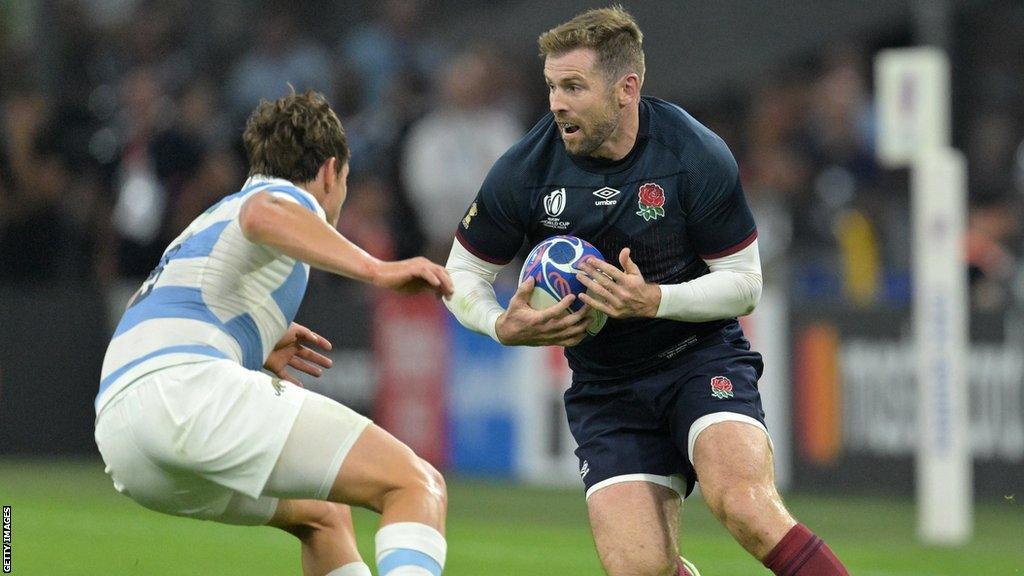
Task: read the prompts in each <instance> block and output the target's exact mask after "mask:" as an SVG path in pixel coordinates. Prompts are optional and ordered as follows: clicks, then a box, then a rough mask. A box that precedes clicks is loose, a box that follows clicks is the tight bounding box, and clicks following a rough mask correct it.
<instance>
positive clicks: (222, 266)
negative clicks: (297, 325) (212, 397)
mask: <svg viewBox="0 0 1024 576" xmlns="http://www.w3.org/2000/svg"><path fill="white" fill-rule="evenodd" d="M261 191H265V192H269V193H271V194H274V195H275V196H278V197H280V198H283V199H286V200H290V201H292V202H296V203H298V204H300V205H302V206H305V207H306V208H308V209H310V210H311V211H313V212H316V214H317V215H318V216H319V217H320V218H322V219H326V215H325V214H324V210H323V208H322V207H321V206H320V204H319V203H318V202H317V201H316V198H314V197H313V195H311V194H310V193H309V192H306V191H305V190H302V189H300V188H298V187H296V186H295V185H294V184H292V183H291V182H288V181H287V180H282V179H279V178H269V177H265V176H253V177H252V178H250V179H249V180H247V181H246V183H245V186H244V187H243V188H242V190H241V191H240V192H238V193H235V194H232V195H231V196H228V197H226V198H224V199H223V200H221V201H220V202H219V203H217V204H216V205H214V206H213V207H211V208H210V209H209V210H207V211H206V212H205V213H204V214H202V215H201V216H199V217H198V218H196V219H195V220H193V221H192V223H191V224H190V225H189V226H188V228H186V229H185V231H184V232H182V233H181V235H180V236H178V237H177V238H176V239H175V240H174V241H173V242H171V244H170V246H168V247H167V250H165V251H164V255H163V257H162V258H161V259H160V263H159V264H158V265H157V267H156V268H155V269H154V270H153V272H152V273H151V274H150V275H149V278H147V279H146V281H145V282H143V284H142V288H141V290H140V292H139V295H138V296H137V297H136V298H135V301H134V303H133V304H132V305H131V306H130V307H129V308H128V309H127V310H125V313H124V316H122V317H121V322H120V323H119V324H118V326H117V329H116V330H115V331H114V337H113V339H112V340H111V341H110V346H109V347H107V354H106V357H105V358H104V359H103V372H102V375H101V377H100V378H101V380H100V391H99V394H97V396H96V412H97V413H99V411H100V410H102V409H103V406H104V405H106V404H107V403H108V402H109V401H110V400H111V399H112V398H114V397H115V396H116V395H117V393H118V392H119V391H121V390H123V389H124V388H125V387H127V386H128V385H130V384H131V383H132V382H133V381H135V380H136V379H138V378H139V377H140V376H143V375H145V374H147V373H149V372H152V371H154V370H157V369H160V368H164V367H167V366H173V365H175V364H188V363H191V362H197V361H202V360H209V359H210V358H226V359H229V360H234V361H236V362H238V363H239V364H241V365H243V366H245V367H246V368H249V369H250V370H259V369H260V367H262V366H263V362H264V360H265V359H266V358H267V356H268V355H269V354H270V352H271V351H272V350H273V347H274V345H275V344H276V343H277V342H278V340H280V339H281V336H283V335H284V333H285V331H286V330H287V329H288V326H289V325H290V324H291V321H292V319H294V318H295V313H296V312H297V311H298V309H299V303H300V302H302V296H303V294H305V292H306V281H307V280H308V278H309V265H307V264H305V263H304V262H300V261H298V260H295V259H294V258H290V257H288V256H286V255H284V254H282V253H281V252H279V251H278V250H276V249H274V248H271V247H269V246H263V245H261V244H255V243H253V242H250V241H249V240H247V239H246V238H245V236H244V235H243V234H242V229H241V226H240V224H239V221H238V215H239V212H240V211H241V207H242V204H243V203H245V201H246V200H247V199H248V198H249V197H250V196H252V195H253V194H255V193H257V192H261Z"/></svg>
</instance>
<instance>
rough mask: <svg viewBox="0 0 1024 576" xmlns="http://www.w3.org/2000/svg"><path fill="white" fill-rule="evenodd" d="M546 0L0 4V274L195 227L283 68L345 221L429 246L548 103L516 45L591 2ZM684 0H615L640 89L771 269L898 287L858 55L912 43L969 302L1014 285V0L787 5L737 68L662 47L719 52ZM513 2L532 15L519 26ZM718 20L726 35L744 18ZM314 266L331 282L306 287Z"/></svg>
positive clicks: (895, 183) (873, 301) (119, 260)
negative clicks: (730, 158)
mask: <svg viewBox="0 0 1024 576" xmlns="http://www.w3.org/2000/svg"><path fill="white" fill-rule="evenodd" d="M563 4H564V5H560V4H559V3H555V4H554V6H553V7H551V8H547V9H545V10H542V11H538V10H536V9H534V8H539V7H542V6H548V4H547V3H536V2H522V1H519V2H515V1H500V2H490V3H474V2H459V1H451V0H449V1H442V0H435V1H431V0H380V1H379V2H365V1H359V2H342V1H337V2H330V1H326V0H314V1H306V2H285V1H278V0H274V1H268V2H242V1H241V0H234V1H230V0H228V1H220V2H189V1H185V0H158V1H157V0H39V1H28V0H15V1H13V2H4V3H2V4H0V282H2V283H5V284H16V285H23V284H30V285H31V284H38V283H45V284H48V285H53V284H64V283H68V284H74V283H88V284H95V285H99V286H101V287H103V288H104V289H109V290H112V291H114V292H112V293H119V292H117V291H118V290H129V291H130V289H132V288H131V287H133V286H134V285H136V284H137V283H138V281H139V280H141V279H142V278H144V277H145V276H146V275H147V274H148V273H149V271H150V270H151V269H152V267H153V265H154V264H155V263H156V261H157V260H158V258H159V256H160V254H161V252H162V250H163V249H164V247H165V246H166V245H167V244H168V242H169V241H170V240H171V239H173V238H174V237H175V236H176V235H177V234H178V232H179V231H180V230H181V229H182V228H183V227H184V226H185V225H186V224H187V223H188V222H189V221H190V220H191V219H192V218H194V217H195V216H196V215H197V214H199V213H201V212H202V211H203V210H204V209H205V208H206V207H207V206H209V205H211V204H212V203H214V202H215V201H216V200H217V199H218V198H220V197H222V196H224V195H226V194H229V193H232V192H234V191H236V190H237V189H238V187H239V185H240V183H241V182H242V180H243V179H244V177H245V163H244V154H243V151H242V149H241V139H240V133H241V130H242V128H243V126H244V121H245V118H246V116H247V114H248V113H249V112H250V111H251V110H252V109H253V107H254V106H255V105H256V103H257V102H258V101H259V100H260V99H261V98H269V99H272V98H275V97H277V96H280V95H282V94H284V93H286V92H287V91H288V90H289V84H290V85H291V86H294V87H295V88H296V89H297V90H303V89H306V88H314V89H317V90H320V91H322V92H323V93H325V94H327V95H328V96H329V98H330V100H331V102H332V104H333V106H334V107H335V109H336V110H337V111H338V112H339V115H340V116H341V118H342V122H343V124H344V126H345V128H346V130H347V131H348V134H349V137H350V139H351V144H352V148H353V157H352V176H351V183H350V195H349V200H348V201H347V204H346V206H345V209H344V211H343V217H342V221H341V223H340V226H339V228H340V229H341V230H342V231H343V232H344V233H345V234H346V235H348V236H350V237H351V238H352V239H353V240H355V241H356V242H358V243H359V244H361V245H363V246H365V247H366V248H367V249H368V250H369V251H370V252H372V253H374V254H375V255H378V256H380V257H383V258H397V257H406V256H410V255H413V254H417V253H424V252H425V253H427V254H428V255H430V256H431V257H433V258H434V259H437V260H441V261H443V259H444V258H445V257H446V255H447V252H448V249H449V247H450V243H451V239H452V234H453V230H454V228H455V226H456V224H457V222H458V221H459V219H460V218H461V216H462V212H463V211H464V210H465V207H466V206H467V205H468V204H469V202H470V201H471V199H472V198H473V196H474V195H475V193H476V190H477V188H478V186H479V184H480V182H481V181H482V178H483V176H484V175H485V173H486V171H487V169H488V168H489V166H490V165H491V163H492V162H493V161H494V160H495V159H496V158H497V157H498V156H499V155H500V154H501V153H502V152H503V151H504V150H505V149H506V148H507V147H508V146H509V145H510V144H512V143H513V142H515V141H516V139H517V138H518V137H519V136H520V135H521V134H523V133H524V131H525V130H527V129H528V128H529V127H530V126H532V124H533V123H534V122H535V121H536V120H537V119H538V118H539V117H540V115H541V114H543V113H544V111H545V110H546V93H545V90H544V89H543V83H542V81H541V80H542V79H541V62H540V59H539V58H538V57H537V56H536V49H535V45H534V44H533V42H534V39H535V38H536V36H537V35H538V34H539V33H540V32H542V31H543V30H545V29H546V28H547V27H549V26H552V25H554V24H556V23H558V22H560V21H563V20H564V19H566V18H568V17H571V15H572V14H574V13H575V12H576V11H577V10H579V9H582V8H585V7H587V6H588V5H587V4H586V3H579V2H565V3H563ZM690 4H693V3H672V2H644V3H643V5H642V7H641V6H637V7H632V6H627V8H630V9H633V11H634V12H635V13H636V15H637V18H638V20H639V23H640V25H641V27H642V28H644V29H645V30H646V31H647V35H648V36H647V46H648V66H649V70H650V73H649V75H648V76H649V80H648V82H647V85H646V86H645V92H646V93H648V94H651V95H654V96H658V97H661V98H664V99H667V100H670V101H673V102H675V103H678V104H680V105H681V106H683V107H684V108H686V109H687V110H688V111H689V112H691V113H692V114H693V115H694V116H695V117H696V118H697V119H698V120H700V121H702V122H704V123H705V124H707V125H708V126H709V127H711V128H712V129H713V130H715V131H716V132H718V133H719V134H720V135H721V136H722V137H723V138H724V139H725V141H726V142H727V143H728V144H729V146H730V147H731V149H732V150H733V152H734V154H735V155H736V157H737V159H738V161H739V164H740V167H741V170H742V173H743V181H744V185H745V188H746V191H747V194H748V197H749V200H750V202H751V203H752V205H753V206H754V209H755V212H756V214H757V217H758V220H759V227H760V229H761V235H762V241H761V247H762V259H763V260H764V261H765V262H766V263H767V264H768V266H766V269H767V270H769V271H770V272H769V276H770V277H769V280H770V281H775V282H783V283H784V285H785V286H787V287H788V290H789V291H790V293H791V294H792V295H793V296H794V297H796V298H799V299H801V300H802V301H808V300H810V301H822V302H832V303H841V304H844V305H851V306H872V305H878V304H883V305H886V304H897V305H900V304H906V303H907V302H909V297H910V285H909V269H910V254H909V246H910V236H909V222H910V220H909V213H908V209H909V207H908V192H907V174H906V172H905V171H887V170H884V169H883V168H882V167H880V166H879V165H878V163H877V162H876V160H875V156H874V150H873V146H874V141H873V140H874V128H875V122H874V120H875V119H874V115H873V111H872V110H873V101H872V68H871V66H872V57H873V55H874V54H875V53H876V52H877V51H878V50H880V49H883V48H887V47H895V46H907V45H912V44H917V43H921V41H922V40H924V41H928V42H931V43H938V44H940V45H943V46H944V47H945V48H947V50H948V51H949V53H950V55H951V56H952V59H953V70H954V74H953V78H954V92H953V94H954V99H953V111H954V145H955V146H957V147H958V148H960V149H961V150H963V151H964V152H965V154H966V155H967V158H968V161H969V173H970V176H969V178H970V191H969V202H970V223H969V231H970V232H969V239H968V247H967V257H968V259H969V262H970V271H971V287H972V291H971V295H972V305H973V306H975V307H976V308H979V309H988V310H998V309H1001V308H1004V307H1007V306H1010V305H1012V304H1015V303H1017V302H1018V301H1019V300H1020V299H1021V298H1022V297H1024V294H1021V293H1020V290H1017V291H1015V290H1014V289H1013V287H1014V286H1015V285H1017V286H1019V285H1021V282H1020V281H1019V279H1020V278H1021V277H1022V276H1021V270H1020V268H1021V266H1020V262H1021V260H1020V255H1021V249H1022V243H1021V226H1020V225H1021V201H1022V198H1024V196H1022V194H1024V33H1022V32H1021V30H1024V4H1022V3H1020V2H1016V1H1012V0H1006V1H1000V0H993V1H979V2H954V1H932V2H927V1H925V2H917V3H914V2H889V3H887V4H888V5H890V6H889V8H888V9H889V10H891V9H892V6H893V5H901V7H900V8H899V11H898V12H897V13H896V14H897V15H898V17H896V18H885V19H884V20H882V21H877V22H875V23H873V24H865V25H862V26H860V27H859V29H855V30H852V31H850V32H848V33H830V32H829V26H831V25H834V26H835V29H836V30H839V31H845V30H849V29H850V28H851V26H849V25H847V26H845V27H844V26H843V23H844V16H843V14H844V12H843V10H842V4H843V3H841V2H825V3H815V4H817V5H819V7H818V8H816V9H812V8H810V6H811V4H812V3H796V4H794V5H793V7H791V8H790V7H787V8H786V9H781V8H780V9H779V10H781V11H779V12H777V13H766V14H765V15H766V16H769V17H771V18H774V19H776V20H779V19H781V20H783V21H785V20H794V21H795V22H796V24H794V26H792V28H793V29H794V30H800V31H805V29H806V28H808V27H814V28H816V31H815V33H813V34H811V35H810V38H813V40H811V41H803V42H800V41H798V39H794V38H791V37H786V36H781V35H780V37H778V38H774V39H773V38H754V39H752V40H749V41H748V42H747V43H748V44H750V43H767V45H764V46H746V47H745V46H743V45H737V46H734V50H735V52H736V54H737V55H738V57H740V56H742V55H743V54H745V53H747V52H751V51H752V50H753V51H762V52H764V53H766V54H769V56H768V57H762V58H760V59H759V60H755V59H750V58H748V60H749V63H750V65H749V66H747V69H745V70H742V74H743V80H742V81H737V80H736V79H735V76H736V73H735V71H734V72H733V73H732V77H730V72H729V70H727V69H724V68H723V71H722V72H721V74H720V75H719V76H720V77H715V73H714V71H710V72H709V71H707V70H702V71H700V73H699V74H690V73H689V72H688V70H687V69H686V67H685V66H678V65H677V64H676V62H674V61H673V60H672V56H673V53H675V54H677V55H678V54H679V53H680V51H681V52H686V57H685V58H680V59H679V61H681V62H684V63H685V62H688V61H693V60H698V61H699V60H708V59H710V60H711V61H712V62H713V61H714V59H715V58H718V57H719V55H718V54H717V53H709V54H702V53H701V50H705V49H709V48H716V46H717V45H716V43H715V42H714V41H709V39H707V38H705V39H703V40H699V39H688V38H687V37H679V36H666V35H661V34H658V33H657V32H656V31H660V30H666V29H667V30H671V29H672V28H671V27H668V28H666V23H665V20H666V19H670V18H677V19H678V22H679V23H680V25H681V26H683V25H684V24H683V23H685V22H688V21H691V15H692V14H694V13H696V15H697V16H700V12H701V11H702V10H703V11H706V10H707V9H706V8H700V7H698V6H690ZM739 4H740V3H737V2H726V3H725V4H723V8H722V10H723V13H722V17H723V18H727V17H728V16H729V15H730V12H729V5H734V6H732V8H733V9H734V12H736V13H737V16H738V13H739V12H740V10H736V8H737V6H738V5H739ZM802 4H806V5H807V6H804V8H807V9H808V10H807V12H806V13H801V12H800V8H801V6H799V5H802ZM867 4H871V3H870V2H869V3H867ZM882 4H885V3H882ZM830 5H834V6H832V7H831V8H830V7H829V6H830ZM787 6H788V5H787ZM822 6H824V7H822ZM922 6H924V7H925V9H926V10H921V7H922ZM927 9H931V10H932V13H933V14H931V18H932V20H933V21H934V20H936V17H935V15H934V13H936V11H937V13H938V22H937V23H935V22H932V23H931V24H928V21H929V20H928V19H929V17H930V16H929V13H928V12H927ZM915 10H916V12H915ZM755 11H757V10H755ZM538 12H540V14H538ZM523 13H529V14H533V15H534V17H533V18H532V19H531V18H527V19H518V18H516V15H517V14H523ZM803 15H806V16H808V17H809V19H808V20H806V22H804V23H800V18H801V16H803ZM538 16H539V17H538ZM749 20H750V18H749V17H748V18H747V19H746V20H743V19H742V18H737V26H738V27H742V26H744V25H746V24H749ZM876 20H877V18H876ZM922 22H923V23H924V24H922ZM533 23H536V24H537V25H536V27H531V25H532V24H533ZM847 24H849V23H848V22H847ZM668 26H671V23H669V25H668ZM929 26H930V28H929ZM497 27H501V28H502V32H501V33H497V32H495V30H496V28H497ZM777 27H778V25H777ZM510 29H511V32H510ZM779 29H780V30H782V31H785V30H786V28H779ZM510 34H516V35H517V36H518V37H520V38H519V39H518V40H514V41H513V40H508V38H509V37H510ZM731 34H732V35H733V38H731V39H729V40H728V41H730V42H733V41H735V42H737V43H741V40H739V38H740V37H741V36H742V34H743V31H742V30H733V31H732V32H731ZM923 35H924V36H928V35H930V38H922V36H923ZM712 40H713V39H712ZM787 43H788V45H791V46H788V48H787V49H785V50H780V49H774V48H773V45H774V44H780V45H783V46H787ZM744 50H746V52H744ZM667 75H671V78H666V76H667ZM709 78H710V79H711V80H710V81H709V80H708V79H709ZM1015 280H1016V281H1015ZM325 282H326V283H331V282H336V281H335V280H330V279H326V278H322V277H319V276H318V277H317V279H316V282H315V283H318V284H323V283H325ZM339 282H341V283H342V284H344V282H343V281H339Z"/></svg>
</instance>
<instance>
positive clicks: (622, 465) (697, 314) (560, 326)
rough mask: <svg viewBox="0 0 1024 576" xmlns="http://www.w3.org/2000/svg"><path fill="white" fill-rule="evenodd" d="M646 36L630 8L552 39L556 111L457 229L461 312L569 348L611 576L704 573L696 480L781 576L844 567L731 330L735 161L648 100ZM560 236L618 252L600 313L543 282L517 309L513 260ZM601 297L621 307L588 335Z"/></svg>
mask: <svg viewBox="0 0 1024 576" xmlns="http://www.w3.org/2000/svg"><path fill="white" fill-rule="evenodd" d="M642 38H643V36H642V34H641V32H640V30H639V28H638V27H637V25H636V22H635V21H634V20H633V18H632V17H631V16H630V15H629V14H627V13H626V12H625V11H624V10H622V9H621V8H619V7H613V8H607V9H600V10H591V11H588V12H585V13H583V14H580V15H579V16H577V17H575V18H573V19H572V20H570V21H569V22H566V23H564V24H562V25H560V26H558V27H556V28H553V29H552V30H550V31H548V32H546V33H544V34H543V35H541V36H540V39H539V44H540V50H541V54H542V56H544V59H545V60H544V78H545V80H546V82H547V86H548V90H549V102H550V108H551V113H550V114H548V115H546V116H545V117H544V118H543V119H542V120H541V121H540V122H539V123H538V124H537V125H536V126H534V128H533V129H532V130H530V132H529V133H527V134H526V136H524V137H523V138H522V140H520V141H519V142H518V143H517V144H515V145H514V146H513V147H512V148H511V149H509V150H508V152H506V153H505V155H504V156H502V157H501V158H500V159H499V160H498V161H497V162H496V163H495V165H494V166H493V167H492V169H491V171H490V173H489V174H488V176H487V178H486V180H485V181H484V183H483V185H482V187H481V189H480V192H479V194H478V196H477V198H476V200H475V201H474V202H473V204H472V205H471V206H470V207H469V210H468V211H467V213H466V215H465V218H464V219H463V220H462V222H461V223H460V225H459V227H458V231H457V233H456V241H455V242H454V243H453V246H452V252H451V255H450V256H449V260H448V265H447V267H448V270H449V273H450V275H451V277H452V281H453V284H454V286H455V294H454V296H453V298H452V299H451V300H450V301H448V302H446V304H447V305H448V307H449V308H450V309H451V311H452V312H453V313H454V315H455V316H456V317H457V318H458V319H459V321H460V322H462V324H464V325H465V326H467V327H469V328H471V329H473V330H476V331H478V332H481V333H484V334H488V335H490V336H491V337H492V338H494V339H495V340H497V341H498V342H501V343H502V344H506V345H550V344H556V345H562V346H566V349H565V353H566V357H567V358H568V360H569V366H570V367H571V368H572V371H573V383H572V387H571V388H570V389H569V390H568V391H567V392H566V394H565V407H566V413H567V416H568V420H569V426H570V429H571V430H572V433H573V436H574V437H575V439H576V442H577V444H578V448H577V451H576V454H577V456H578V457H579V461H580V474H581V476H582V478H583V482H584V484H585V486H586V496H587V507H588V510H589V515H590V523H591V527H592V530H593V534H594V540H595V542H596V545H597V550H598V555H599V556H600V559H601V562H602V564H603V565H604V569H605V571H606V572H607V573H608V574H611V575H615V576H619V575H622V576H641V575H672V574H681V575H686V574H693V575H694V576H696V575H697V572H696V568H695V567H693V565H692V564H690V563H689V562H686V561H685V560H683V559H682V558H681V557H680V556H679V551H678V545H677V542H678V538H677V532H678V526H679V516H680V511H681V499H682V498H683V497H685V496H686V495H687V494H689V492H690V491H691V490H692V489H693V486H694V483H695V482H696V481H700V483H701V489H702V493H703V496H704V499H705V501H706V502H707V504H708V506H709V507H710V508H711V510H712V511H713V512H714V514H715V515H716V516H717V517H718V519H719V520H720V521H721V522H722V523H723V524H724V525H725V527H726V528H727V529H728V530H729V532H730V533H731V534H732V535H733V536H734V537H735V538H736V540H737V541H738V542H739V543H740V544H741V545H742V546H743V547H744V548H745V549H746V550H747V551H748V552H749V553H751V554H752V555H754V556H755V557H757V558H758V559H759V560H760V561H761V562H762V563H764V565H765V566H767V567H768V568H769V569H771V570H772V571H773V572H774V573H775V574H779V575H783V574H785V575H787V576H811V575H813V576H831V575H842V574H847V571H846V569H845V568H844V567H843V565H842V564H841V563H840V561H839V560H838V559H837V558H836V556H835V555H834V554H833V553H832V551H831V550H830V549H829V547H828V546H827V545H825V543H824V542H823V541H822V540H821V539H820V538H818V537H817V536H816V535H814V534H813V533H812V532H810V531H809V530H808V529H807V528H806V527H804V526H803V525H802V524H799V523H798V522H797V521H796V520H795V519H794V518H793V517H792V516H791V515H790V513H789V512H788V511H787V510H786V507H785V506H784V504H783V503H782V499H781V498H780V496H779V493H778V491H777V490H776V488H775V483H774V475H773V464H772V444H771V440H770V438H769V436H768V431H767V429H766V428H765V425H764V412H763V411H762V408H761V401H760V397H759V395H758V390H757V379H758V377H759V376H760V374H761V371H762V362H761V356H760V355H759V354H757V353H756V352H753V351H751V350H750V344H749V342H748V341H747V340H746V339H745V338H744V336H743V333H742V331H741V329H740V326H739V324H738V323H737V321H736V317H737V316H739V315H743V314H748V313H750V312H751V311H752V310H753V309H754V306H755V305H756V304H757V301H758V298H759V297H760V293H761V268H760V261H759V259H758V252H757V229H756V227H755V224H754V219H753V217H752V216H751V213H750V210H749V208H748V207H747V204H746V201H745V199H744V197H743V189H742V187H741V185H740V180H739V172H738V169H737V166H736V162H735V160H734V159H733V157H732V154H731V153H730V152H729V149H728V148H727V147H726V145H725V143H724V142H722V140H721V139H720V138H719V137H718V136H716V135H715V134H713V133H712V132H711V131H710V130H708V129H707V128H705V127H704V126H702V125H701V124H700V123H699V122H697V121H696V120H694V119H693V118H692V117H691V116H690V115H689V114H687V113H686V112H685V111H683V110H682V109H681V108H679V107H678V106H675V105H673V104H670V103H668V102H664V101H662V100H658V99H655V98H650V97H647V96H641V95H640V89H641V86H642V84H643V79H644V55H643V50H642V45H641V44H642ZM545 200H548V201H545ZM558 234H572V235H575V236H579V237H581V238H583V239H585V240H588V241H589V242H591V243H592V244H594V245H595V246H596V247H597V248H598V249H600V250H601V253H602V254H604V255H605V256H606V257H608V258H609V260H610V262H608V263H604V262H597V261H593V260H591V261H589V262H588V263H585V264H582V265H581V266H580V274H579V277H580V279H581V280H582V281H583V283H584V284H585V285H586V286H587V288H588V294H586V295H582V296H580V298H581V299H582V300H583V302H585V303H586V304H587V306H586V307H584V308H583V309H582V310H580V311H577V312H574V313H569V310H568V308H569V304H570V303H571V301H572V299H573V297H572V295H569V296H567V297H565V298H564V299H563V300H562V301H561V302H560V303H559V304H558V305H556V306H553V307H551V308H547V309H545V310H534V309H532V308H530V307H529V305H528V304H527V302H528V300H529V296H530V292H531V290H532V288H533V280H532V278H529V279H527V280H526V281H525V282H523V284H521V285H520V286H519V288H518V290H517V291H516V293H515V295H514V296H513V297H512V299H511V301H510V302H509V306H508V309H507V310H506V309H504V308H502V307H501V305H500V304H498V302H497V300H496V298H495V296H494V290H493V287H492V283H493V281H494V279H495V277H496V275H497V273H498V271H499V270H500V269H501V268H502V267H503V266H504V265H505V264H507V263H509V262H510V261H511V260H512V259H513V257H514V256H515V255H516V253H517V252H518V251H519V249H520V247H521V246H522V244H523V241H524V239H525V240H526V242H527V243H528V244H529V245H530V246H533V245H536V244H537V243H538V242H540V241H541V240H543V239H545V238H547V237H549V236H554V235H558ZM615 262H617V263H618V266H615V265H614V263H615ZM588 307H589V308H594V309H597V310H600V311H602V312H605V313H606V314H608V316H609V320H608V322H607V324H606V325H605V327H604V329H603V330H602V331H601V332H600V333H598V334H597V335H596V336H593V337H585V336H586V332H585V329H586V326H587V324H588V323H589V318H588V317H587V308H588Z"/></svg>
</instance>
